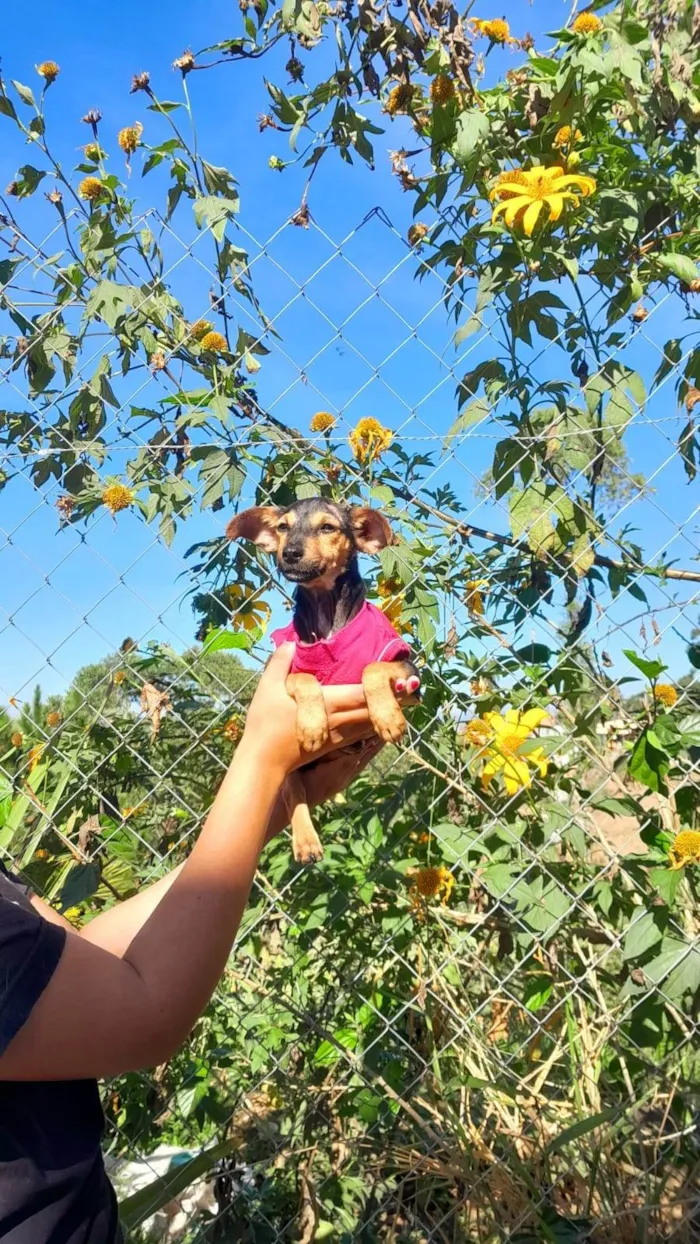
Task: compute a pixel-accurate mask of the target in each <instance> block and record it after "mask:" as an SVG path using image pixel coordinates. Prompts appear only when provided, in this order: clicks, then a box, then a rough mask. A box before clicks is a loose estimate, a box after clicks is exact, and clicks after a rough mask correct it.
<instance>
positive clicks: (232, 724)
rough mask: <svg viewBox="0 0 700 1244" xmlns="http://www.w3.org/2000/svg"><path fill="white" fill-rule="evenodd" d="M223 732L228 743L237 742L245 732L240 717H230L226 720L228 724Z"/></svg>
mask: <svg viewBox="0 0 700 1244" xmlns="http://www.w3.org/2000/svg"><path fill="white" fill-rule="evenodd" d="M221 733H222V734H223V736H224V738H225V739H226V742H227V743H237V742H238V740H239V739H240V737H241V735H242V734H243V726H242V725H241V723H240V720H239V719H238V717H229V720H228V721H227V722H226V725H225V726H224V727H223V729H222V731H221Z"/></svg>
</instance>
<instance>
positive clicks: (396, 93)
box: [385, 82, 415, 117]
mask: <svg viewBox="0 0 700 1244" xmlns="http://www.w3.org/2000/svg"><path fill="white" fill-rule="evenodd" d="M414 95H415V87H413V86H411V83H410V82H401V83H400V85H399V86H394V87H392V89H391V90H390V91H389V95H388V97H387V101H386V105H385V110H386V112H388V113H389V116H390V117H395V116H397V115H398V113H400V112H408V110H409V108H410V107H411V104H412V103H413V98H414Z"/></svg>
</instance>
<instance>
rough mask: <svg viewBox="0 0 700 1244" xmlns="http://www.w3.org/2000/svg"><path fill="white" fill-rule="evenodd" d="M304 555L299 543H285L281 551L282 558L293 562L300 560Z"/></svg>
mask: <svg viewBox="0 0 700 1244" xmlns="http://www.w3.org/2000/svg"><path fill="white" fill-rule="evenodd" d="M303 556H304V550H303V548H302V546H301V545H300V544H287V545H285V547H284V550H283V553H282V560H283V561H285V562H289V563H290V564H292V565H293V564H294V562H300V561H301V559H302V557H303Z"/></svg>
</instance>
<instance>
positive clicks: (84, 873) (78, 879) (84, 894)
mask: <svg viewBox="0 0 700 1244" xmlns="http://www.w3.org/2000/svg"><path fill="white" fill-rule="evenodd" d="M99 884H100V867H99V864H75V865H74V867H73V868H71V870H70V872H69V873H68V876H67V877H66V880H65V882H64V883H63V889H62V890H61V895H60V899H59V903H60V910H61V911H67V910H68V908H69V907H76V906H77V905H78V903H83V902H84V901H85V899H86V898H90V896H91V895H92V894H94V893H95V890H96V889H97V887H98V886H99Z"/></svg>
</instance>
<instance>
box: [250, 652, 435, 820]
mask: <svg viewBox="0 0 700 1244" xmlns="http://www.w3.org/2000/svg"><path fill="white" fill-rule="evenodd" d="M293 657H294V645H293V644H282V645H281V646H280V647H279V648H278V649H277V651H276V652H275V653H274V654H273V655H272V657H271V658H270V661H269V662H268V665H267V668H266V669H265V672H264V673H263V675H262V678H261V679H260V682H259V683H258V687H257V690H256V692H255V695H254V696H253V700H252V702H251V705H250V708H249V709H248V715H247V718H246V725H245V731H244V734H243V739H242V740H241V744H240V747H239V749H238V750H239V751H241V749H244V750H245V751H249V752H255V753H256V759H257V761H258V763H262V764H265V765H266V766H270V767H271V768H272V769H275V770H277V771H278V772H280V773H281V775H282V776H285V775H286V774H287V773H291V772H292V770H294V769H298V768H299V767H300V765H304V764H308V763H309V759H310V757H309V755H308V753H307V752H304V751H302V749H301V747H300V745H299V742H298V740H297V734H296V719H297V706H296V703H295V701H294V700H293V699H292V697H291V696H290V695H288V694H287V690H286V681H287V676H288V674H289V671H290V667H291V664H292V660H293ZM323 698H324V700H325V704H326V713H327V715H328V726H329V737H328V741H327V743H326V744H324V746H323V747H322V748H320V749H319V751H318V752H315V753H314V757H313V758H314V760H317V759H319V757H321V756H324V755H326V754H328V753H329V752H333V751H335V750H336V749H337V748H339V747H344V746H346V745H347V744H349V743H355V742H357V741H358V740H359V739H363V738H368V737H371V738H373V737H374V732H373V729H372V724H371V722H370V719H369V713H368V711H367V704H366V701H365V694H364V691H363V689H362V686H361V685H360V684H359V683H358V684H357V685H352V686H350V685H348V686H333V687H324V688H323ZM400 698H401V699H402V700H407V701H409V702H410V699H411V697H410V695H408V694H407V693H406V694H405V695H404V696H402V697H400ZM326 797H327V796H326Z"/></svg>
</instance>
